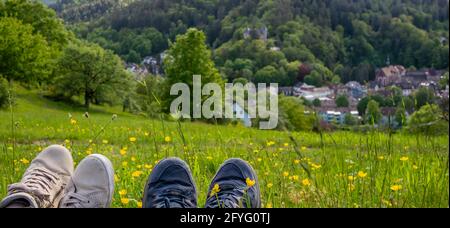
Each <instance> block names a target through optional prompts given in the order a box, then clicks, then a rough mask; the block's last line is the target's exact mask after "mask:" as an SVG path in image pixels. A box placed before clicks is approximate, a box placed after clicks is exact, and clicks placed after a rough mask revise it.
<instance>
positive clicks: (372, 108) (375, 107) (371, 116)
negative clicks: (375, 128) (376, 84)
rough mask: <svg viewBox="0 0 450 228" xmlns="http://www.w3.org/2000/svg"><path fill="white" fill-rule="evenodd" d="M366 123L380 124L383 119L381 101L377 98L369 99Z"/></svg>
mask: <svg viewBox="0 0 450 228" xmlns="http://www.w3.org/2000/svg"><path fill="white" fill-rule="evenodd" d="M365 116H366V123H369V124H378V123H379V122H380V121H381V117H382V115H381V111H380V106H379V103H378V102H376V101H375V100H371V101H369V103H368V104H367V110H366V115H365Z"/></svg>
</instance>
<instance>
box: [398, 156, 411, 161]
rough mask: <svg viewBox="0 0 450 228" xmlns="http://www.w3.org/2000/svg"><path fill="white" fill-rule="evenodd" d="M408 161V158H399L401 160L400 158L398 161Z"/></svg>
mask: <svg viewBox="0 0 450 228" xmlns="http://www.w3.org/2000/svg"><path fill="white" fill-rule="evenodd" d="M408 160H409V158H408V157H406V156H405V157H401V158H400V161H402V162H406V161H408Z"/></svg>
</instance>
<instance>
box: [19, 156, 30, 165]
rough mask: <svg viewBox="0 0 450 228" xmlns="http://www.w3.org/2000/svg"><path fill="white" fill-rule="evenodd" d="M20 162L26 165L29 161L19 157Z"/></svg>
mask: <svg viewBox="0 0 450 228" xmlns="http://www.w3.org/2000/svg"><path fill="white" fill-rule="evenodd" d="M20 162H22V163H23V164H24V165H27V164H29V163H30V161H28V160H27V159H26V158H22V159H20Z"/></svg>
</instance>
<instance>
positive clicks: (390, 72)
mask: <svg viewBox="0 0 450 228" xmlns="http://www.w3.org/2000/svg"><path fill="white" fill-rule="evenodd" d="M405 75H406V69H405V67H403V66H400V65H395V66H388V67H384V68H381V69H378V70H377V72H376V75H375V81H376V82H377V84H378V85H379V86H381V87H386V86H390V85H393V84H395V83H396V82H398V81H400V79H401V78H402V77H403V76H405Z"/></svg>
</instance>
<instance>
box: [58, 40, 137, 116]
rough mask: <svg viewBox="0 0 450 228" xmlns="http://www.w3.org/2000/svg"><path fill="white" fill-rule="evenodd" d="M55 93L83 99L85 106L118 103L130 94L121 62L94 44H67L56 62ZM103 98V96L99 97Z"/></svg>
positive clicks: (83, 42) (127, 76) (78, 42)
mask: <svg viewBox="0 0 450 228" xmlns="http://www.w3.org/2000/svg"><path fill="white" fill-rule="evenodd" d="M58 68H59V72H58V73H59V75H60V76H59V77H58V78H57V79H56V83H55V87H56V90H57V91H58V93H60V94H63V95H65V96H68V97H71V96H75V95H82V96H83V97H84V106H85V108H86V109H89V107H90V104H91V103H92V102H95V103H102V101H103V102H104V101H106V100H115V101H116V102H117V101H120V100H121V97H123V94H124V93H126V91H127V90H129V88H130V87H129V83H130V79H129V74H128V73H127V72H126V71H125V69H124V68H123V64H122V61H121V60H120V58H119V57H118V56H116V55H114V54H113V53H112V51H106V50H104V49H102V48H101V47H100V46H98V45H96V44H91V43H88V42H85V41H76V42H74V43H71V44H69V45H68V46H67V47H66V48H65V49H64V52H63V55H62V56H61V57H60V59H59V61H58ZM102 95H103V96H102Z"/></svg>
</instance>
